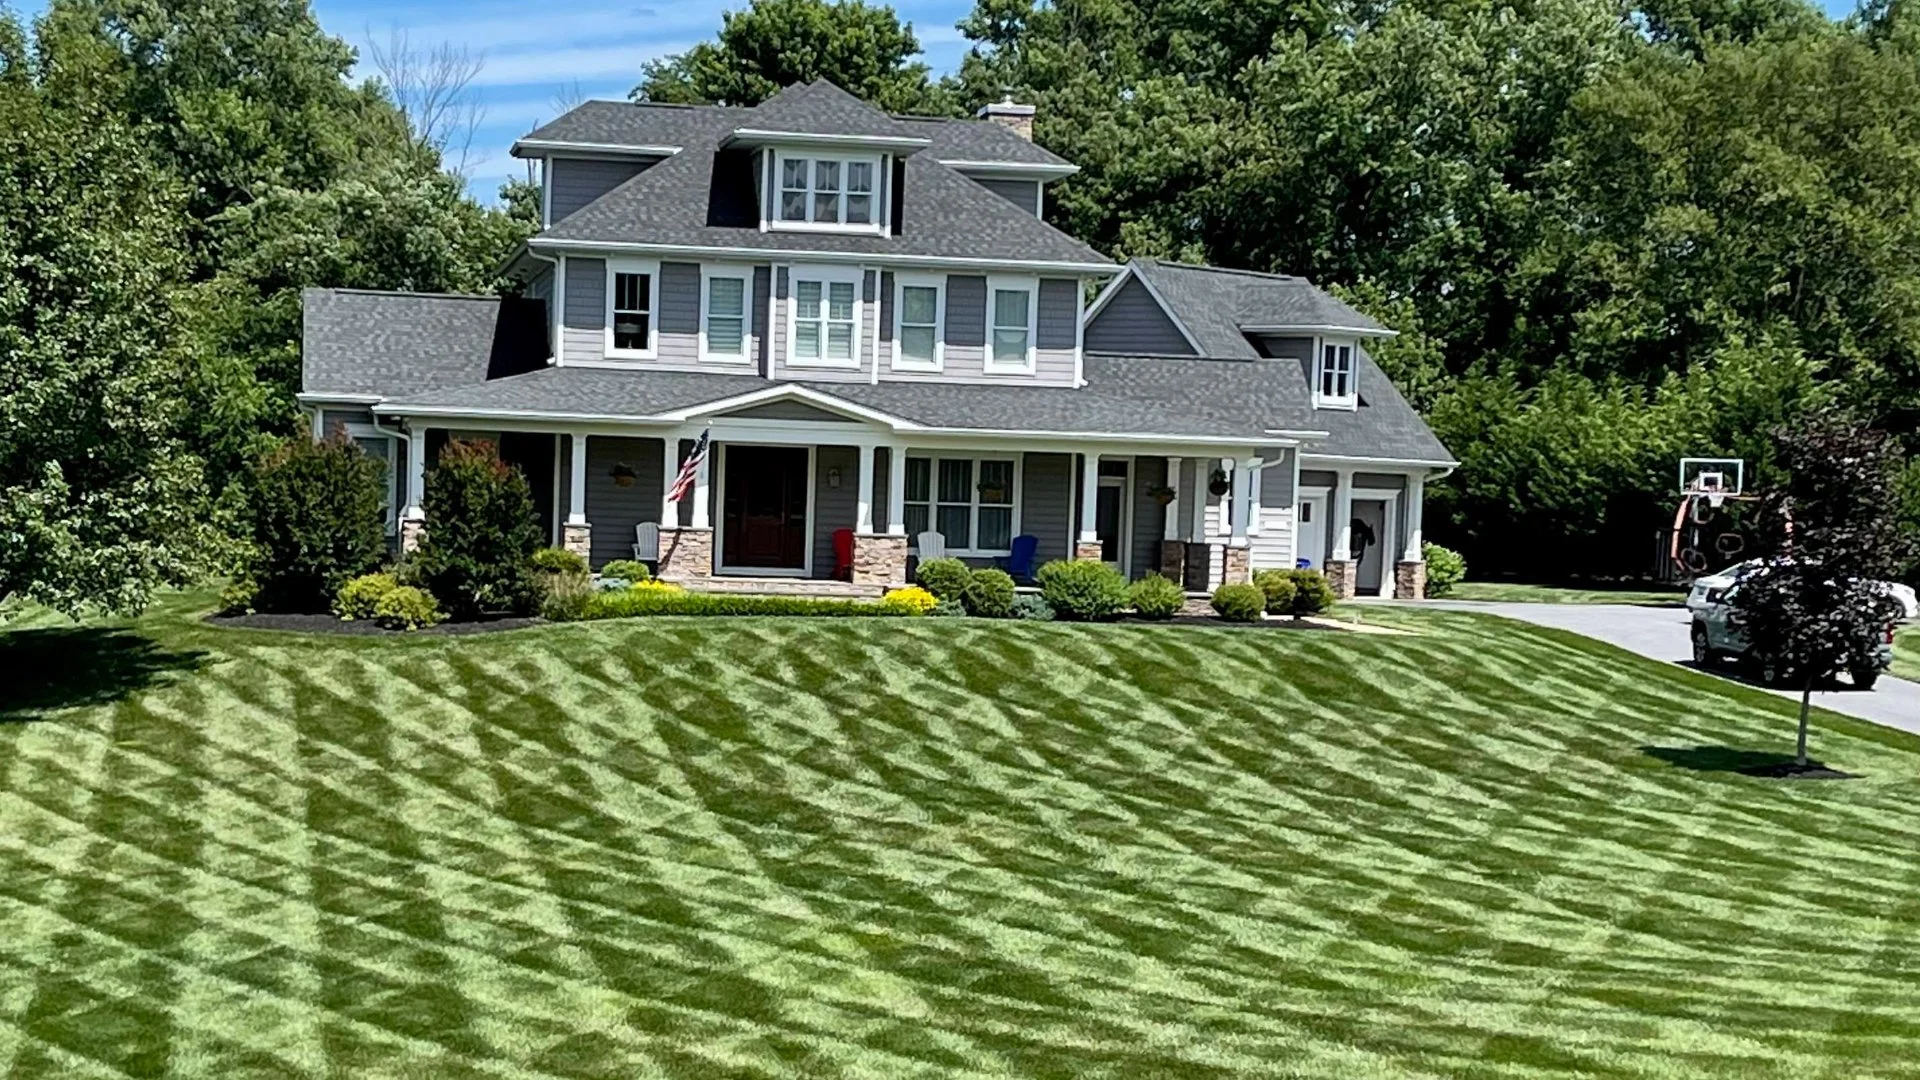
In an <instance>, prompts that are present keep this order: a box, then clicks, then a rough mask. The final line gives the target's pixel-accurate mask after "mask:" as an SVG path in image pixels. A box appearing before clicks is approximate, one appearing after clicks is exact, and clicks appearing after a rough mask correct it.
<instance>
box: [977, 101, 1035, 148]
mask: <svg viewBox="0 0 1920 1080" xmlns="http://www.w3.org/2000/svg"><path fill="white" fill-rule="evenodd" d="M973 115H974V116H975V117H977V118H979V119H982V120H991V121H993V122H994V123H996V124H999V125H1000V126H1001V127H1003V128H1006V129H1007V130H1009V131H1011V132H1013V133H1014V134H1015V135H1018V136H1020V137H1021V138H1023V139H1025V140H1027V141H1028V142H1032V141H1033V106H1031V105H1020V104H1016V103H1015V102H1014V100H1013V95H1012V94H1008V95H1006V96H1005V97H1003V98H1001V99H1000V100H999V101H996V102H994V103H993V104H991V105H982V106H980V111H979V112H977V113H974V114H973Z"/></svg>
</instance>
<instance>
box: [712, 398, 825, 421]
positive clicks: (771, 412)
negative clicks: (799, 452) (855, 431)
mask: <svg viewBox="0 0 1920 1080" xmlns="http://www.w3.org/2000/svg"><path fill="white" fill-rule="evenodd" d="M726 415H727V416H730V417H733V416H737V417H742V418H746V419H753V420H804V421H807V422H809V423H846V420H847V418H846V417H844V416H840V415H837V414H835V413H830V412H828V411H827V410H825V409H819V408H815V407H814V406H812V405H808V404H807V403H805V402H803V401H770V402H768V403H766V404H765V405H755V406H752V407H751V408H746V409H736V410H734V411H733V412H730V413H727V414H726Z"/></svg>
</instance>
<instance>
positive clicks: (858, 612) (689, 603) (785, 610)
mask: <svg viewBox="0 0 1920 1080" xmlns="http://www.w3.org/2000/svg"><path fill="white" fill-rule="evenodd" d="M900 591H905V590H900ZM915 613H916V612H915V608H914V607H913V606H912V605H909V604H906V603H903V602H899V601H895V602H893V603H888V602H887V601H885V600H879V601H874V600H828V599H816V598H814V597H808V596H750V595H745V594H737V593H698V592H685V591H681V590H671V591H670V590H666V589H644V588H643V589H618V590H615V591H612V592H596V593H594V594H593V595H592V597H590V598H589V599H588V600H587V603H586V606H585V611H584V613H583V614H582V615H581V618H584V619H624V618H629V617H632V616H637V615H808V616H822V617H829V618H847V617H859V616H869V617H871V616H883V617H910V616H912V615H914V614H915Z"/></svg>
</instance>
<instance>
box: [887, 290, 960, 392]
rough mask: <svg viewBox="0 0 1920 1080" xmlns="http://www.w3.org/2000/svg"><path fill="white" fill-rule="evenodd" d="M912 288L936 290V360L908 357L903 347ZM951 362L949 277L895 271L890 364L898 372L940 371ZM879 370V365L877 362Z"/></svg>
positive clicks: (934, 323) (934, 293) (934, 295)
mask: <svg viewBox="0 0 1920 1080" xmlns="http://www.w3.org/2000/svg"><path fill="white" fill-rule="evenodd" d="M908 289H932V290H933V362H932V363H927V362H926V361H924V360H910V359H907V358H906V357H905V356H904V355H903V354H902V352H901V349H900V331H901V329H902V328H903V327H904V326H905V318H906V295H907V290H908ZM946 363H947V279H946V277H945V275H942V274H914V273H895V274H894V275H893V350H892V355H891V356H890V357H889V359H888V366H889V367H890V368H891V369H892V370H894V371H913V372H938V371H943V370H945V369H946ZM874 367H875V369H876V370H877V369H878V368H879V365H878V364H876V365H874Z"/></svg>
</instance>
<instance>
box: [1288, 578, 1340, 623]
mask: <svg viewBox="0 0 1920 1080" xmlns="http://www.w3.org/2000/svg"><path fill="white" fill-rule="evenodd" d="M1287 576H1288V577H1290V578H1292V579H1293V617H1294V618H1296V619H1299V618H1304V617H1306V616H1308V615H1318V614H1320V613H1321V612H1323V611H1325V610H1327V609H1328V608H1330V607H1332V606H1333V602H1334V600H1335V597H1334V595H1333V586H1331V585H1329V584H1327V576H1326V575H1325V574H1322V573H1321V572H1320V571H1318V570H1289V571H1287Z"/></svg>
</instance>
